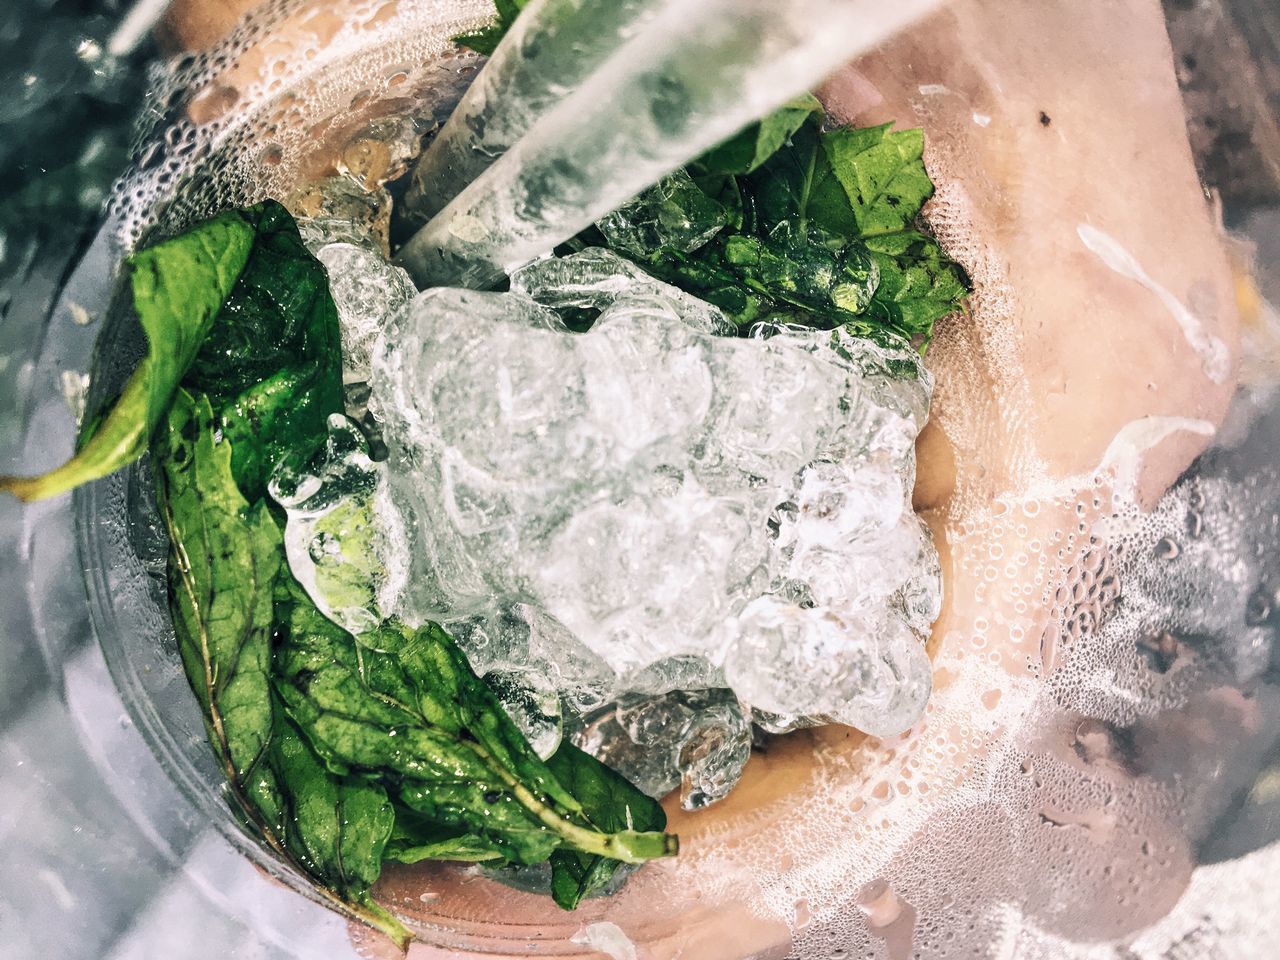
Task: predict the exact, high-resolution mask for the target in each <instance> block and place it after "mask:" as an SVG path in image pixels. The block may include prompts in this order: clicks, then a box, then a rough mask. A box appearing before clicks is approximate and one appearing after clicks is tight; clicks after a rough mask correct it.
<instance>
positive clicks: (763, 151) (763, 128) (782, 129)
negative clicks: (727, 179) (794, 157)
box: [691, 93, 823, 174]
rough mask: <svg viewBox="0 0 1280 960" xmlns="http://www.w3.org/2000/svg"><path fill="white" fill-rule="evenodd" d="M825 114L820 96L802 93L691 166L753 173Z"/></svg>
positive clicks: (705, 171)
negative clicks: (793, 136) (803, 128)
mask: <svg viewBox="0 0 1280 960" xmlns="http://www.w3.org/2000/svg"><path fill="white" fill-rule="evenodd" d="M822 112H823V111H822V104H820V103H819V102H818V98H817V97H815V96H813V95H812V94H809V93H806V94H802V95H801V96H799V97H796V98H795V99H794V100H792V101H791V102H790V103H787V104H784V105H783V106H781V107H779V108H778V109H777V110H775V111H774V112H773V113H771V114H769V115H768V116H767V117H765V118H764V119H762V120H760V121H759V122H758V123H753V124H751V125H750V126H748V127H747V128H746V129H744V130H742V131H740V132H739V133H737V134H736V135H735V136H733V137H730V138H729V139H728V140H726V141H725V142H724V143H722V144H720V146H718V147H715V148H714V149H712V150H710V151H708V152H707V153H705V154H703V155H702V156H701V157H700V158H699V159H698V160H697V161H696V162H695V163H693V164H691V166H692V167H693V168H694V169H695V170H698V171H699V172H704V173H713V174H714V173H720V174H726V173H728V174H742V173H751V172H752V171H753V170H755V169H756V168H757V167H759V166H760V165H761V164H763V163H764V162H765V161H766V160H768V159H769V158H770V157H772V156H773V155H774V154H775V153H777V152H778V151H779V150H781V149H782V147H783V145H784V144H785V143H786V142H787V141H788V140H789V139H790V138H791V136H792V134H794V133H795V132H796V131H797V130H799V129H800V128H801V127H802V126H804V124H805V122H806V121H807V120H809V118H810V117H812V116H814V115H818V116H821V115H822Z"/></svg>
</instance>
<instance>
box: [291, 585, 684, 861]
mask: <svg viewBox="0 0 1280 960" xmlns="http://www.w3.org/2000/svg"><path fill="white" fill-rule="evenodd" d="M277 665H278V676H279V680H278V684H277V687H278V690H279V693H280V696H281V699H282V700H283V701H284V703H285V705H286V708H287V710H288V712H289V715H290V716H291V717H292V718H293V720H294V721H295V722H296V723H297V724H298V726H299V727H300V729H302V730H303V731H304V733H305V735H306V736H307V737H308V739H309V740H310V742H311V744H312V746H313V747H314V748H315V750H316V752H317V754H318V755H319V756H320V757H321V758H322V759H323V760H324V762H325V763H326V765H327V766H328V767H329V769H330V770H331V771H333V772H334V773H337V774H341V775H346V774H349V773H360V774H385V775H389V776H391V777H392V778H393V779H394V780H395V781H397V782H398V787H397V788H396V796H397V800H398V802H399V803H400V804H402V805H404V806H406V807H408V808H409V809H411V810H413V811H415V812H416V813H417V814H419V815H421V816H422V817H423V818H425V819H426V820H429V821H431V822H433V823H435V824H437V825H438V826H439V827H440V828H442V835H443V836H445V837H459V836H467V837H476V838H479V839H480V840H481V841H483V843H484V845H485V846H486V847H487V848H488V849H489V850H492V851H496V852H498V853H499V854H500V855H501V856H502V857H503V859H506V860H510V861H514V862H517V863H538V862H540V861H542V860H545V859H547V857H548V856H550V855H551V854H552V853H553V852H554V851H556V850H557V849H560V848H562V847H569V848H572V849H575V850H579V851H582V852H584V853H594V854H599V855H603V856H610V857H613V858H616V859H619V860H625V861H629V862H637V861H640V860H646V859H650V858H652V857H658V856H666V855H669V854H670V853H674V840H673V838H670V837H667V836H665V835H663V834H662V833H653V832H643V831H640V832H638V831H633V830H629V829H626V828H625V827H623V828H620V829H616V830H601V829H597V828H596V827H595V826H594V825H593V824H592V821H590V820H589V819H588V818H587V816H586V814H585V813H584V809H583V806H582V804H580V803H579V801H578V800H577V799H575V797H574V795H573V793H572V792H571V791H569V790H566V789H565V787H564V786H562V785H561V784H560V782H559V781H558V780H557V778H556V777H555V775H554V774H552V772H551V771H550V769H549V768H548V767H547V765H546V764H544V763H543V762H542V761H541V760H540V759H539V758H538V756H537V754H535V753H534V752H533V751H532V749H531V748H530V747H529V745H528V743H527V742H526V741H525V740H524V738H523V737H522V736H521V734H520V733H519V731H518V730H517V729H516V727H515V725H514V724H513V723H512V722H511V720H510V718H509V717H507V715H506V712H505V711H504V710H503V709H502V706H501V704H500V703H499V702H498V701H497V699H496V698H495V697H494V695H493V693H492V692H491V691H490V690H489V688H488V687H487V686H486V685H485V684H484V683H483V682H482V681H480V680H479V678H477V677H476V676H475V674H474V672H472V670H471V668H470V666H469V665H468V664H467V662H466V658H465V657H464V656H463V655H462V653H461V651H460V650H459V649H458V648H457V646H456V645H455V644H454V643H453V641H452V640H451V639H450V638H449V636H448V635H447V634H446V633H444V631H443V630H441V629H440V628H439V627H437V626H435V625H434V624H430V625H427V626H425V627H422V628H420V629H418V630H409V629H407V628H404V627H402V626H399V625H388V626H385V627H383V628H382V629H381V630H379V631H377V632H376V634H374V635H365V636H363V637H361V642H360V644H359V645H357V644H356V643H355V642H354V641H353V639H352V638H351V637H350V636H349V635H347V634H345V632H344V631H342V630H341V629H340V628H337V627H335V626H334V625H333V624H332V623H330V622H329V621H328V620H326V619H325V618H324V617H322V616H320V615H319V614H318V612H317V611H315V610H314V608H310V609H309V608H308V607H307V606H305V605H304V604H301V603H300V604H297V605H295V606H294V607H293V610H292V614H291V617H290V620H289V623H288V631H287V638H286V639H285V640H283V641H282V643H281V645H280V649H279V651H278V653H277ZM439 838H440V835H435V836H432V837H430V841H431V842H435V841H436V840H438V839H439ZM406 846H407V845H406ZM471 846H472V845H470V844H469V848H470V847H471Z"/></svg>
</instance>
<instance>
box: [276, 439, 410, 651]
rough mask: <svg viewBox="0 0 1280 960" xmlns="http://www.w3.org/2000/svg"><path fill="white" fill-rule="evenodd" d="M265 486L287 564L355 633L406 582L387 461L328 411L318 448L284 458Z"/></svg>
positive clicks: (380, 614)
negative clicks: (302, 460) (304, 456)
mask: <svg viewBox="0 0 1280 960" xmlns="http://www.w3.org/2000/svg"><path fill="white" fill-rule="evenodd" d="M269 491H270V493H271V496H272V498H273V499H274V500H275V501H276V503H278V504H279V505H280V506H281V507H283V508H284V511H285V513H286V515H287V520H286V523H285V531H284V544H285V554H286V556H287V557H288V560H289V569H290V570H291V571H292V572H293V575H294V577H296V578H297V580H298V582H299V583H300V584H301V585H302V587H303V589H305V590H306V591H307V594H308V595H309V596H310V597H311V599H312V600H313V601H314V602H315V604H316V606H317V607H319V609H320V610H321V612H323V613H324V615H325V616H327V617H328V618H329V619H331V620H333V621H334V622H335V623H337V624H338V625H339V626H341V627H343V628H344V629H345V630H348V631H349V632H351V633H352V634H355V635H356V636H357V637H358V636H359V635H360V634H362V633H364V632H366V631H368V630H371V629H373V628H375V627H377V626H378V625H379V624H380V623H381V622H382V621H383V620H384V619H385V618H386V616H387V615H388V613H389V611H390V610H392V609H393V608H394V607H395V606H396V603H397V598H398V596H399V594H400V592H401V591H402V590H403V589H404V585H405V578H406V575H407V573H408V562H407V556H406V554H407V546H406V542H407V540H406V536H405V532H404V530H403V528H402V527H401V525H400V515H399V513H398V512H397V511H396V509H395V508H394V506H392V504H391V503H390V499H389V495H388V490H387V480H386V468H385V465H384V464H379V463H373V462H372V461H371V460H370V459H369V455H368V453H367V452H366V447H365V440H364V435H363V434H362V433H361V432H360V430H359V428H358V427H356V425H355V424H354V423H352V422H351V421H350V420H348V419H347V418H346V417H344V416H342V415H341V414H334V415H333V416H331V417H330V418H329V437H328V440H327V442H326V445H325V448H324V450H323V451H321V452H320V454H319V456H318V457H317V458H316V459H315V460H313V461H312V462H310V463H307V464H302V465H299V464H295V463H291V462H290V461H289V460H286V461H285V462H284V463H282V464H281V465H280V466H279V467H278V468H277V470H276V472H275V474H274V475H273V476H272V478H271V481H270V484H269Z"/></svg>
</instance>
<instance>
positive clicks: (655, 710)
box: [573, 689, 751, 810]
mask: <svg viewBox="0 0 1280 960" xmlns="http://www.w3.org/2000/svg"><path fill="white" fill-rule="evenodd" d="M573 739H574V741H575V742H576V743H577V745H578V746H579V747H581V748H582V749H583V750H586V751H587V752H588V753H591V754H592V755H594V756H596V757H597V758H598V759H600V760H601V761H602V762H604V763H606V764H608V765H609V766H610V767H612V768H613V769H614V770H616V771H618V772H619V773H621V774H622V775H623V776H624V777H626V778H627V779H628V780H630V781H631V782H632V783H633V784H635V785H636V786H637V787H639V788H640V790H642V791H643V792H644V793H647V794H649V795H650V796H655V797H661V796H664V795H665V794H667V793H670V792H671V791H672V790H674V789H675V788H676V787H679V788H680V803H681V805H682V806H683V807H684V808H685V809H686V810H698V809H701V808H702V807H705V806H707V805H708V804H711V803H714V802H715V801H716V800H720V799H722V798H723V797H725V796H726V795H728V793H729V791H730V790H731V789H732V788H733V786H734V785H735V784H736V783H737V782H738V779H739V777H741V776H742V768H743V767H745V766H746V763H747V759H748V758H749V757H750V756H751V719H750V712H749V711H745V710H743V708H742V705H741V704H740V703H739V702H738V698H737V697H736V696H735V695H734V693H733V691H732V690H725V689H714V690H673V691H671V692H670V693H666V694H663V695H661V696H648V697H646V696H640V695H636V694H628V695H626V696H624V697H623V698H622V699H621V700H620V701H619V702H618V703H616V704H611V705H610V706H609V707H608V708H607V709H605V710H603V711H600V712H599V713H598V714H596V715H595V716H593V717H591V718H590V719H588V720H587V721H586V722H585V723H584V724H583V725H582V727H581V728H580V729H578V730H576V731H575V732H574V735H573Z"/></svg>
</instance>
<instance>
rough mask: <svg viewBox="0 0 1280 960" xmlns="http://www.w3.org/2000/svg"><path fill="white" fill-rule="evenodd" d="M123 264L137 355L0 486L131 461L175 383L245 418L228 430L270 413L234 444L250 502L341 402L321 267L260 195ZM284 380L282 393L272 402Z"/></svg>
mask: <svg viewBox="0 0 1280 960" xmlns="http://www.w3.org/2000/svg"><path fill="white" fill-rule="evenodd" d="M125 269H126V272H127V275H128V278H129V282H128V285H127V289H124V290H122V291H121V293H120V297H121V298H123V299H122V300H121V306H123V307H125V308H127V309H131V310H133V311H135V312H136V313H137V316H138V319H139V321H140V322H141V325H142V329H143V332H144V333H145V334H146V337H147V343H148V350H147V355H146V357H144V358H143V360H142V362H141V363H140V364H139V365H138V368H137V369H136V370H135V371H134V373H133V375H132V376H131V377H130V378H129V381H128V382H127V383H126V384H125V387H124V390H123V391H122V393H121V394H120V397H119V398H118V399H117V400H116V401H115V402H114V403H113V404H112V405H111V407H110V409H109V410H108V411H107V413H106V414H105V416H104V417H103V418H102V419H101V420H99V421H97V424H96V427H95V429H93V431H92V432H91V433H90V434H89V435H88V436H87V438H85V439H83V440H82V443H81V446H80V449H79V450H78V451H77V453H76V455H75V456H74V457H73V458H72V459H71V460H70V461H68V462H67V463H66V464H63V465H62V466H61V467H58V468H57V469H55V470H53V471H51V472H49V473H47V474H44V475H43V476H40V477H33V478H26V479H19V478H0V490H8V491H9V492H11V493H14V494H16V495H17V496H19V497H22V498H23V499H26V500H38V499H43V498H45V497H50V496H54V495H55V494H58V493H62V492H64V491H66V490H70V489H72V488H74V487H77V486H79V485H80V484H83V483H88V482H89V481H91V480H96V479H99V478H100V477H104V476H106V475H107V474H109V473H112V472H114V471H116V470H118V469H120V468H121V467H123V466H125V465H126V464H129V463H131V462H133V461H134V460H136V459H137V458H138V457H140V456H141V455H142V453H143V451H144V450H145V449H146V445H147V441H148V440H149V439H150V437H151V434H152V433H153V432H154V430H155V428H156V426H157V425H158V424H159V423H160V422H161V421H162V420H163V419H164V416H165V413H166V411H167V410H168V408H169V404H170V401H171V400H172V399H173V395H174V392H175V391H176V390H177V388H178V385H179V383H181V384H183V385H184V386H186V387H187V388H189V389H190V390H192V391H194V392H199V393H204V394H206V395H207V396H208V397H209V399H210V402H211V403H212V405H213V407H214V409H215V410H218V411H219V412H225V413H226V415H227V416H228V417H229V418H230V419H231V420H232V421H237V420H244V421H248V422H247V423H236V422H232V423H230V424H228V426H229V427H230V428H231V429H232V430H233V431H237V432H238V434H239V435H243V433H244V429H252V430H255V431H256V430H259V426H258V420H259V419H260V418H263V417H269V418H270V419H271V420H272V423H271V424H270V425H269V428H268V432H270V433H271V435H272V436H273V437H274V438H275V439H274V440H264V442H263V443H262V444H260V445H258V446H257V447H255V449H254V452H253V454H252V455H251V454H250V453H249V452H247V450H246V448H245V447H244V446H243V445H237V447H236V449H237V453H236V460H237V462H236V465H235V466H236V479H237V482H238V483H240V484H241V486H242V489H243V492H244V493H245V495H246V497H248V498H249V499H250V500H254V499H256V498H257V497H258V496H259V495H260V494H261V493H262V491H263V490H264V489H265V482H266V477H267V475H268V474H269V473H270V471H271V469H272V468H273V467H274V466H275V462H276V461H277V460H278V458H279V457H280V456H281V455H282V454H283V452H284V451H286V450H287V449H289V448H290V447H291V446H296V445H306V444H307V443H308V442H310V441H311V440H312V438H315V437H322V436H323V435H324V423H325V418H326V417H327V416H328V414H329V413H330V412H333V411H336V410H340V409H341V407H342V367H341V361H340V350H341V343H340V339H339V332H338V317H337V310H336V308H335V307H334V304H333V299H332V298H331V297H330V296H329V289H328V281H327V278H326V275H325V271H324V267H323V266H322V265H321V264H320V262H319V261H318V260H316V259H315V258H314V257H312V256H311V254H310V253H308V252H307V249H306V247H304V246H303V244H302V239H301V237H300V236H299V235H298V228H297V226H296V225H295V224H294V222H293V218H292V217H290V216H289V213H288V211H286V210H285V209H284V207H282V206H280V204H278V203H276V202H274V201H271V200H268V201H266V202H264V203H260V204H258V205H256V206H253V207H248V208H246V209H244V210H232V211H228V212H226V213H223V214H219V215H218V216H216V217H214V218H213V219H211V220H208V221H205V222H204V223H201V224H197V225H196V226H194V227H192V228H191V229H190V230H188V231H187V232H186V233H183V234H181V235H179V236H177V237H173V238H172V239H169V240H165V241H163V242H161V243H159V244H156V245H155V246H153V247H149V248H147V249H146V250H142V251H140V252H138V253H135V254H133V255H132V256H131V257H129V259H128V260H127V262H126V265H125ZM126 300H127V302H125V301H126ZM335 361H336V365H335ZM281 380H283V381H285V383H282V382H281ZM304 380H305V382H306V389H305V390H303V389H297V388H298V384H299V383H300V382H301V381H304ZM286 386H287V390H288V393H289V395H290V399H289V401H288V402H275V399H273V398H276V397H280V396H281V394H282V391H284V390H285V389H286ZM239 394H243V396H242V397H241V398H240V400H238V401H237V402H236V403H229V401H231V400H232V398H234V397H236V396H237V395H239ZM326 407H327V408H328V409H325V408H326Z"/></svg>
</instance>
